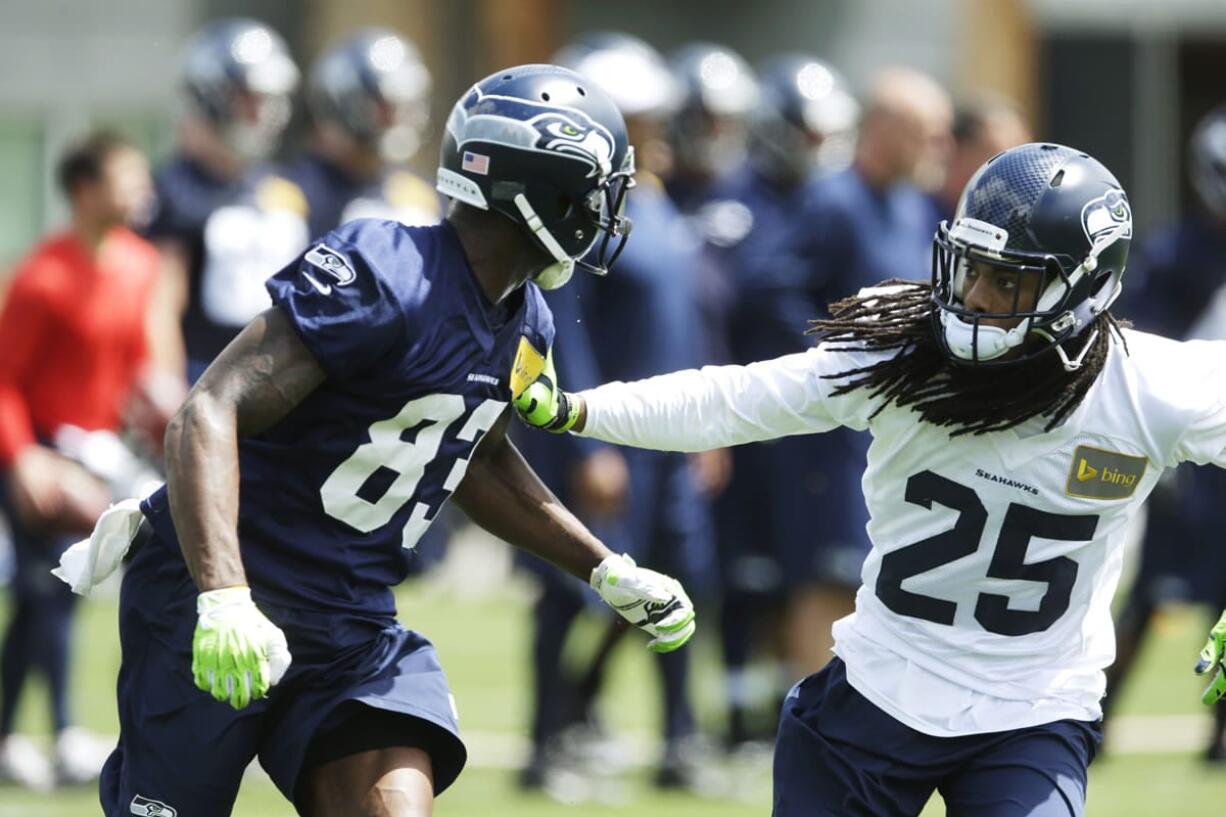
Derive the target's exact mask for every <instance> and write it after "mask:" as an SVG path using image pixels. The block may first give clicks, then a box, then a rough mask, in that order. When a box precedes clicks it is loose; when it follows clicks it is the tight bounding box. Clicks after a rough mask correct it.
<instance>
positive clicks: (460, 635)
mask: <svg viewBox="0 0 1226 817" xmlns="http://www.w3.org/2000/svg"><path fill="white" fill-rule="evenodd" d="M3 601H4V600H3V599H2V598H0V603H2V602H3ZM401 611H402V618H403V619H404V621H405V622H406V623H407V624H408V625H409V626H411V627H414V628H416V629H420V630H422V631H423V632H425V633H427V634H429V635H430V636H431V638H432V639H433V640H434V642H435V644H436V645H437V647H438V649H439V653H440V654H441V656H442V660H443V664H444V666H445V667H446V668H447V671H448V674H449V676H450V678H451V682H452V686H453V689H454V691H455V694H456V698H457V699H458V702H459V708H460V715H461V722H462V725H463V727H464V729H465V732H466V735H467V736H468V738H469V740H470V743H471V744H472V746H471V749H472V763H470V766H469V768H468V769H467V770H466V771H465V773H464V774H463V775H462V776H461V778H460V780H459V781H458V782H457V783H456V785H455V786H454V787H452V789H451V790H449V791H448V792H446V793H445V794H444V795H443V796H442V797H441V798H440V799H439V801H438V803H437V806H436V809H435V814H436V815H438V817H489V816H490V815H497V816H498V817H503V816H505V817H529V815H531V817H562V815H576V814H582V815H589V814H590V815H615V814H627V815H629V814H640V813H644V812H645V810H646V813H650V814H661V815H668V817H699V815H701V817H732V815H738V817H739V815H767V814H769V813H770V780H769V767H768V765H767V760H766V759H765V758H762V759H759V760H758V761H756V762H739V763H732V762H730V761H724V760H715V761H713V762H712V769H711V771H712V773H713V774H715V773H718V774H715V776H716V777H717V778H718V779H719V780H720V781H722V783H723V788H724V790H723V792H722V793H721V795H720V796H719V797H717V798H711V799H700V798H697V797H694V796H690V795H674V794H667V795H666V794H662V793H660V792H658V791H656V790H655V789H654V788H652V787H651V786H650V785H649V783H648V777H649V771H648V769H647V768H637V769H632V770H631V771H629V772H628V773H627V774H625V775H621V776H617V777H612V776H610V777H607V778H602V779H600V780H599V781H598V785H597V786H596V788H595V790H594V791H593V792H590V793H589V795H582V796H581V794H580V793H579V792H578V791H576V793H575V794H574V795H573V796H571V797H570V798H569V799H571V800H572V801H573V802H572V803H570V804H566V803H560V802H557V801H556V800H555V799H552V798H548V797H544V796H525V795H523V794H521V793H520V792H519V791H517V789H516V788H515V784H514V772H513V767H514V766H515V764H516V763H517V762H518V760H519V758H520V757H521V756H522V754H521V753H522V751H523V747H524V737H523V736H524V734H525V723H526V722H527V695H528V689H527V658H526V656H525V653H524V648H525V645H526V644H527V607H526V605H525V604H524V603H523V601H522V600H521V599H515V598H511V597H507V596H503V597H495V598H491V599H485V600H481V601H460V600H457V599H455V598H452V597H449V596H446V595H440V594H439V593H437V592H434V591H432V590H431V588H430V586H429V585H428V584H419V585H416V586H414V587H411V588H409V589H407V590H406V591H405V592H403V593H402V594H401ZM4 615H5V613H4V612H0V620H2V619H3V617H4ZM1204 618H1205V617H1204V615H1203V611H1199V610H1177V611H1174V612H1172V613H1170V614H1168V615H1167V616H1166V617H1164V618H1163V619H1162V620H1161V622H1160V628H1159V630H1160V638H1157V639H1154V640H1153V641H1152V642H1151V645H1150V647H1149V649H1148V650H1147V651H1146V653H1145V655H1144V656H1143V657H1142V667H1141V671H1140V673H1139V676H1138V677H1137V678H1136V679H1135V681H1134V683H1133V684H1132V686H1131V687H1130V688H1129V689H1128V691H1127V694H1126V696H1125V700H1124V701H1122V702H1121V707H1120V711H1121V712H1122V713H1123V714H1126V715H1129V716H1134V717H1130V718H1128V719H1127V721H1128V722H1127V724H1122V725H1121V728H1120V729H1118V730H1117V732H1116V733H1114V735H1113V737H1112V738H1109V740H1114V742H1115V744H1116V746H1117V748H1118V750H1117V751H1109V752H1108V753H1107V755H1106V756H1105V757H1104V758H1103V759H1101V761H1100V762H1097V763H1096V764H1095V765H1094V767H1093V768H1092V770H1091V776H1090V796H1089V806H1088V811H1087V814H1088V815H1089V817H1155V815H1161V816H1163V817H1164V816H1165V815H1184V814H1197V813H1210V812H1212V811H1214V810H1215V809H1217V808H1219V807H1220V804H1221V803H1222V802H1223V801H1226V769H1208V768H1205V767H1204V766H1203V764H1201V763H1200V761H1199V760H1198V759H1197V757H1196V756H1195V754H1194V752H1193V749H1192V748H1191V747H1196V746H1198V745H1199V740H1200V738H1199V737H1198V735H1199V733H1200V732H1201V731H1202V730H1203V729H1204V728H1205V725H1206V721H1207V718H1206V716H1205V715H1204V713H1203V712H1201V711H1200V704H1199V703H1198V697H1199V694H1198V693H1199V689H1200V686H1199V679H1197V678H1195V676H1193V675H1192V673H1191V671H1190V668H1191V665H1192V664H1193V663H1194V661H1195V654H1196V652H1197V650H1199V647H1200V639H1201V637H1202V636H1201V629H1202V627H1203V625H1204ZM77 636H78V638H79V641H80V651H79V653H78V655H79V661H78V664H77V667H76V669H75V673H74V690H73V694H74V701H75V705H76V710H77V712H78V714H79V717H80V719H81V721H82V722H83V724H84V725H86V726H88V727H89V728H91V729H94V730H98V731H101V732H108V733H114V732H115V730H116V728H117V727H116V720H115V707H114V697H113V695H114V693H113V689H114V679H115V673H116V670H117V667H118V662H119V657H118V655H117V650H116V646H115V603H114V602H113V601H92V602H88V603H86V604H85V605H84V606H83V608H82V615H81V618H80V625H79V628H78V633H77ZM629 647H630V645H626V646H625V647H623V649H622V650H621V652H620V655H619V656H618V659H617V662H616V665H615V667H614V673H613V675H614V677H613V678H612V679H610V684H609V693H610V694H609V696H608V697H609V699H610V700H609V701H607V702H606V707H608V706H609V705H610V704H611V705H612V706H615V707H616V710H617V714H616V721H617V723H618V729H619V730H620V733H621V734H622V735H623V736H625V737H626V738H627V739H628V740H630V741H632V742H633V745H636V746H644V745H645V746H647V747H648V749H647V750H646V751H645V752H644V753H643V754H642V757H643V758H644V761H645V762H649V761H650V760H651V759H652V758H653V757H654V755H653V752H654V750H653V749H651V748H650V747H651V746H652V742H651V736H652V735H654V734H655V728H654V725H655V724H656V723H657V721H658V715H659V708H658V700H657V694H656V689H657V686H656V685H655V683H654V673H653V668H652V667H651V666H650V665H649V663H648V662H647V660H646V653H645V652H643V651H641V650H638V649H630V648H629ZM696 658H697V661H698V664H699V668H698V671H696V672H695V673H694V674H693V675H694V683H695V694H696V698H697V701H698V704H699V709H700V716H701V718H702V720H703V722H704V724H706V725H707V726H708V727H709V728H712V729H716V728H718V725H719V724H718V699H719V698H718V694H719V677H718V673H717V671H716V665H715V656H714V652H713V648H712V646H711V643H710V641H709V640H703V641H701V642H699V643H698V644H697V645H696ZM639 689H643V690H648V691H649V693H648V694H647V695H645V696H636V695H635V694H634V691H635V690H639ZM45 711H46V707H45V698H44V697H43V695H42V692H41V690H39V689H37V688H35V689H33V690H32V691H31V693H30V694H28V695H27V696H26V700H25V702H24V705H23V711H22V716H21V718H20V719H19V726H20V728H21V729H22V731H27V732H32V733H39V732H43V731H45V729H46V726H45V719H46V715H45ZM607 711H609V709H608V708H606V712H607ZM1144 716H1149V717H1144ZM608 720H612V718H609V719H608ZM1125 727H1126V728H1125ZM1191 733H1194V734H1191ZM1146 747H1152V749H1153V750H1154V751H1147V749H1146ZM1163 747H1175V748H1174V749H1173V750H1172V749H1170V748H1167V749H1165V750H1163ZM1109 748H1110V744H1109ZM98 813H100V812H99V809H98V807H97V799H96V795H95V792H94V791H93V789H80V790H71V791H62V792H57V793H55V794H54V795H35V794H31V793H28V792H24V791H21V790H18V789H14V788H0V817H18V815H20V816H21V817H83V815H91V814H98ZM234 813H235V815H238V817H283V816H288V815H292V814H293V809H292V808H290V807H289V805H288V804H286V803H285V802H284V801H283V800H282V799H281V797H280V795H279V794H278V793H277V791H276V789H275V788H274V787H273V786H272V784H271V783H270V782H268V781H267V779H266V778H263V777H262V776H260V775H251V776H249V777H248V779H247V781H246V782H245V783H244V787H243V791H242V794H241V795H240V798H239V803H238V806H237V807H236V809H235V812H234ZM943 813H944V809H943V808H942V807H941V805H940V803H939V802H936V801H934V802H933V803H931V804H930V805H929V808H928V809H927V810H926V811H925V812H924V817H935V815H940V814H943Z"/></svg>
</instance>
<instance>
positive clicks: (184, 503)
mask: <svg viewBox="0 0 1226 817" xmlns="http://www.w3.org/2000/svg"><path fill="white" fill-rule="evenodd" d="M324 378H325V374H324V371H323V369H322V368H321V367H320V365H319V363H318V362H317V361H316V359H315V357H314V355H312V354H311V352H310V350H309V349H307V347H306V346H305V345H304V344H303V342H302V340H301V339H300V338H299V337H298V334H297V332H296V331H295V330H294V327H293V326H292V325H291V324H290V321H289V318H288V317H286V316H285V314H284V313H283V312H282V311H281V310H280V309H277V308H273V309H269V310H268V311H266V312H264V313H263V314H261V315H259V316H258V317H256V318H255V320H253V321H252V322H251V323H250V324H248V325H247V327H246V328H245V329H244V330H243V331H242V333H241V334H239V336H238V337H237V338H235V339H234V341H233V342H231V343H230V345H229V346H227V347H226V348H225V350H224V351H223V352H222V353H221V355H220V356H218V358H217V360H215V361H214V362H213V364H212V365H211V366H209V368H208V370H207V371H205V373H204V375H203V376H201V378H200V380H199V381H198V382H197V383H196V386H195V387H194V388H193V389H192V391H191V394H189V395H188V397H187V401H186V402H185V403H184V404H183V407H182V408H181V409H180V410H179V412H178V413H177V414H176V415H175V416H174V419H172V420H171V421H170V426H169V427H168V428H167V430H166V470H167V478H166V485H167V489H168V491H169V494H170V510H171V515H172V517H173V519H174V524H175V531H176V532H177V533H178V535H179V542H180V545H181V546H182V548H183V557H184V559H185V560H186V562H187V567H188V570H189V571H190V572H191V575H192V578H193V579H194V580H195V582H196V586H197V587H198V588H199V589H200V590H201V591H206V590H215V589H217V588H219V587H229V586H233V585H241V584H246V583H247V579H246V574H245V573H244V571H243V564H242V559H241V558H240V556H239V547H238V479H239V475H238V438H239V437H242V436H247V435H251V434H258V433H259V432H261V431H264V430H265V429H267V428H269V427H271V426H272V425H274V424H275V423H277V422H278V421H279V420H281V418H283V417H284V416H285V415H286V414H288V413H289V412H290V410H291V409H293V408H294V407H295V406H296V405H298V404H299V403H301V402H302V400H303V399H304V398H306V396H307V395H308V394H310V393H311V392H312V391H313V390H314V389H315V388H316V387H317V386H319V384H320V383H322V382H323V381H324Z"/></svg>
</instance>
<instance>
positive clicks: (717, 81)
mask: <svg viewBox="0 0 1226 817" xmlns="http://www.w3.org/2000/svg"><path fill="white" fill-rule="evenodd" d="M669 66H670V67H671V69H672V71H673V76H674V77H676V79H677V82H678V83H679V84H680V86H681V89H682V90H681V92H682V97H681V107H680V109H679V110H678V111H677V114H676V115H675V116H674V117H673V118H672V120H671V137H672V141H673V152H674V155H675V162H676V164H677V165H678V168H679V169H680V170H681V171H682V172H686V171H688V172H690V173H692V174H693V175H697V176H702V177H708V178H709V177H712V176H715V175H718V174H719V173H721V172H724V171H726V170H728V169H729V168H732V167H735V166H736V165H738V164H739V163H740V162H741V160H742V159H743V158H744V155H745V143H746V139H747V138H748V137H747V122H748V118H749V114H750V112H751V111H752V110H753V108H754V106H755V105H756V104H757V101H758V81H757V79H756V78H755V77H754V73H753V69H751V68H750V67H749V64H748V63H747V62H745V60H744V59H742V58H741V56H740V55H739V54H737V53H736V52H735V51H733V50H732V49H730V48H726V47H724V46H722V45H716V44H714V43H690V44H689V45H686V46H682V47H681V48H680V49H678V50H677V51H676V52H675V53H674V54H673V55H672V57H671V58H670V59H669Z"/></svg>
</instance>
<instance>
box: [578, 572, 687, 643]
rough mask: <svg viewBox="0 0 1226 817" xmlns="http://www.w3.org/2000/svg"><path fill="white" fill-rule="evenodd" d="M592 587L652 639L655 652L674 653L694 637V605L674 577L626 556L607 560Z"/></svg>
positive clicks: (594, 573) (596, 575) (592, 580)
mask: <svg viewBox="0 0 1226 817" xmlns="http://www.w3.org/2000/svg"><path fill="white" fill-rule="evenodd" d="M591 584H592V588H593V589H594V590H595V591H596V592H597V593H599V594H600V597H601V598H602V599H604V601H605V603H606V604H608V605H609V606H610V607H612V608H613V609H614V610H616V611H617V612H618V613H619V614H620V615H621V616H622V618H624V619H626V621H629V622H630V623H631V624H633V625H634V626H635V627H638V628H639V629H640V630H643V631H644V632H646V633H647V634H648V635H650V636H651V637H652V640H651V641H650V642H648V644H647V649H649V650H651V651H652V652H672V651H673V650H675V649H677V648H678V647H680V646H681V645H683V644H685V642H687V641H689V640H690V636H692V635H693V634H694V629H695V627H696V625H695V624H694V603H693V602H692V601H690V597H689V596H687V595H686V594H685V590H684V589H683V588H682V587H681V583H680V582H678V581H677V580H676V579H674V578H672V577H671V576H665V575H664V574H662V573H657V572H655V571H654V570H648V569H647V568H644V567H639V566H638V565H636V564H635V563H634V560H633V559H631V558H630V557H629V556H626V555H624V554H623V555H621V556H617V555H613V556H609V557H607V558H605V560H604V561H603V562H601V563H600V564H599V565H598V566H597V567H596V569H595V570H593V571H592V579H591Z"/></svg>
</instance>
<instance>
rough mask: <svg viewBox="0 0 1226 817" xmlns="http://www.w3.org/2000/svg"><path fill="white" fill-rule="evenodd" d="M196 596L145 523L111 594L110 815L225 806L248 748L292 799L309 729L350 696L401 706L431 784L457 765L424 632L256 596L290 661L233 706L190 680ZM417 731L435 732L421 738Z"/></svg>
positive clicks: (105, 796)
mask: <svg viewBox="0 0 1226 817" xmlns="http://www.w3.org/2000/svg"><path fill="white" fill-rule="evenodd" d="M195 597H196V588H195V585H194V584H192V581H191V577H190V576H189V575H188V573H187V569H186V567H185V566H184V564H183V560H182V557H181V556H180V555H179V554H178V552H177V551H172V550H171V549H170V548H169V547H168V546H167V544H166V543H165V542H164V541H163V540H162V539H161V538H160V537H158V536H157V535H154V536H153V537H152V539H151V540H150V541H148V542H147V543H145V545H144V546H143V547H142V548H141V550H140V551H139V552H138V553H137V554H136V556H135V557H134V558H133V560H132V563H131V564H130V565H129V568H128V572H127V575H126V576H124V580H123V589H122V591H121V595H120V606H119V633H120V643H121V645H122V648H123V662H122V664H121V666H120V669H119V684H118V704H119V723H120V736H119V745H118V747H117V748H116V749H115V752H114V753H113V754H112V755H111V757H110V758H109V759H108V760H107V763H106V767H105V768H104V769H103V773H102V779H101V783H100V789H101V799H102V806H103V810H104V812H105V813H106V814H107V815H110V817H120V816H121V815H123V816H124V817H127V815H130V814H133V813H137V812H136V811H134V810H133V804H135V805H137V806H139V805H141V804H151V803H160V804H162V805H163V806H167V807H169V808H173V809H175V813H177V814H178V817H197V816H198V817H218V815H225V814H229V813H230V810H231V808H232V806H233V803H234V799H235V797H236V796H237V794H238V787H239V782H240V780H241V778H242V774H243V771H244V769H246V767H247V765H248V763H250V761H251V760H252V759H253V758H255V757H257V756H258V757H259V760H260V765H261V766H263V767H264V769H265V771H267V772H268V774H269V776H270V777H271V778H272V780H273V782H274V783H276V785H277V788H279V789H280V790H281V792H282V794H284V795H285V796H286V798H287V799H289V800H291V801H293V800H294V799H295V793H296V786H297V784H298V778H299V774H300V772H301V771H302V770H303V768H304V766H303V761H304V758H305V757H306V754H307V750H308V747H310V746H311V741H312V738H313V737H315V736H316V735H318V734H323V733H330V732H332V731H333V730H335V729H337V728H343V725H342V724H338V723H336V718H335V717H334V713H336V712H338V711H339V712H344V711H352V704H348V702H354V701H356V702H359V703H361V704H365V705H367V706H369V707H373V708H375V709H378V710H382V711H385V712H388V713H397V715H398V717H399V718H400V719H402V720H400V722H402V723H404V724H405V727H406V728H405V735H406V738H405V742H404V744H402V745H406V746H417V747H419V748H423V749H425V750H427V751H428V752H429V753H430V755H431V761H432V765H433V773H434V790H435V793H436V794H437V793H440V792H442V791H443V790H444V789H445V788H447V786H449V785H450V784H451V783H452V782H453V781H454V780H455V778H456V776H457V775H458V774H459V773H460V770H461V769H462V768H463V766H464V762H465V759H466V752H465V749H464V744H463V743H462V742H461V741H460V738H459V736H458V728H459V727H458V724H457V718H456V713H455V708H454V703H453V701H452V698H451V694H450V691H449V688H448V686H447V679H446V677H445V676H444V675H443V670H442V668H441V667H440V666H439V662H438V657H437V656H436V654H435V652H434V647H433V646H432V645H431V644H430V642H429V641H427V640H426V639H425V638H423V637H422V636H420V635H418V634H417V633H414V632H412V631H410V630H406V629H404V628H403V627H401V626H400V625H399V624H398V623H397V622H396V621H395V620H394V619H386V618H377V617H372V618H370V619H362V618H360V617H355V616H352V615H340V614H335V613H324V612H320V611H304V610H290V609H286V608H280V607H276V606H272V605H268V604H265V603H261V604H260V607H261V609H262V610H263V612H264V614H265V615H267V616H268V617H269V618H270V619H271V620H272V621H273V622H274V623H276V624H277V625H278V626H279V627H281V629H282V630H284V631H285V635H286V638H287V639H288V641H289V647H290V652H291V654H292V655H293V658H294V661H293V665H292V666H291V667H290V670H289V672H288V673H287V674H286V677H285V678H284V679H283V680H282V681H281V683H279V684H278V685H277V686H275V687H273V689H272V691H271V693H270V694H269V696H268V697H267V698H265V699H264V700H260V701H256V702H254V703H252V704H251V705H250V706H248V707H247V708H246V709H243V710H241V711H235V710H234V709H232V708H230V706H229V705H228V704H225V703H220V702H218V701H215V700H213V698H212V697H210V696H209V695H208V694H207V693H205V692H202V691H201V690H199V689H197V688H196V687H195V684H194V683H193V682H192V675H191V660H192V650H191V645H192V633H193V631H194V629H195V623H196V611H195ZM342 704H347V708H346V709H341V710H338V707H340V706H341V705H342ZM389 717H390V718H391V719H392V720H393V721H395V720H396V717H392V716H389ZM423 735H431V736H432V738H431V740H430V741H429V745H428V746H422V745H421V744H422V742H423V740H422V736H423ZM382 739H383V741H384V742H382V743H381V745H382V746H386V745H388V744H387V743H386V742H385V740H386V736H383V738H382ZM371 748H377V747H371ZM155 808H156V807H155ZM149 813H153V812H149ZM158 813H162V812H158ZM166 813H170V812H169V811H167V812H166Z"/></svg>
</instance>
